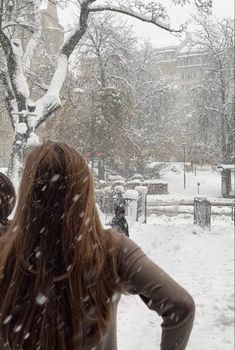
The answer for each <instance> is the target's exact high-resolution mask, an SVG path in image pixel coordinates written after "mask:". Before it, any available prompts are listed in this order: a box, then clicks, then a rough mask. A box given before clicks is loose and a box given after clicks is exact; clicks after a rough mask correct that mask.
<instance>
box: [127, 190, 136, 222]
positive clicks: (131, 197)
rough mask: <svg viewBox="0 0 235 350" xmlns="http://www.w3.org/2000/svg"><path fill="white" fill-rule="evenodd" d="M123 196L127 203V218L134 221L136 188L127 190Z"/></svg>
mask: <svg viewBox="0 0 235 350" xmlns="http://www.w3.org/2000/svg"><path fill="white" fill-rule="evenodd" d="M123 198H124V199H125V200H126V202H127V203H128V204H127V215H126V216H127V218H128V221H129V222H134V221H136V216H137V201H138V192H137V191H136V190H127V191H126V192H125V193H124V195H123Z"/></svg>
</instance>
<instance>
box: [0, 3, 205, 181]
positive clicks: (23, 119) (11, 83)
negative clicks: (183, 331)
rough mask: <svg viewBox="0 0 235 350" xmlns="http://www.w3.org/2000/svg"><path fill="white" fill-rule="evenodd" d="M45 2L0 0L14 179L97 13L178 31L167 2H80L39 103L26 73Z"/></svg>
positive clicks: (55, 104)
mask: <svg viewBox="0 0 235 350" xmlns="http://www.w3.org/2000/svg"><path fill="white" fill-rule="evenodd" d="M172 1H173V2H174V3H177V4H179V5H182V4H185V3H186V0H172ZM73 2H74V1H73ZM40 3H41V1H39V0H30V1H28V0H22V1H17V0H16V1H13V0H7V1H6V0H0V45H1V47H2V49H3V52H4V56H5V65H4V67H3V70H2V72H1V78H2V80H3V83H4V86H5V89H6V103H7V106H8V112H9V116H10V118H11V123H12V128H13V130H14V143H13V150H12V155H11V162H10V167H9V175H10V176H12V177H14V176H16V177H18V176H19V172H20V165H21V161H22V158H23V155H24V152H25V150H26V149H27V147H28V144H29V142H30V140H31V139H32V138H33V135H34V132H35V130H36V129H37V128H38V127H39V126H40V125H41V124H42V123H43V122H44V121H45V120H46V119H47V118H48V116H49V115H51V114H52V113H54V112H55V111H56V110H57V109H58V108H59V107H60V106H61V99H60V94H61V90H62V87H63V84H64V81H65V78H66V74H67V68H68V61H69V57H70V56H71V54H72V52H73V51H74V49H75V47H76V46H77V44H78V43H79V42H80V40H81V39H82V37H83V35H84V34H85V32H86V30H87V28H88V26H89V18H90V16H91V15H92V14H96V13H104V12H107V11H111V12H116V13H120V14H123V15H129V16H132V17H134V18H136V19H139V20H142V21H145V22H148V23H152V24H153V25H155V26H158V27H160V28H162V29H163V30H167V31H170V32H171V31H175V30H174V29H171V28H170V26H169V25H168V23H167V22H168V16H167V13H166V10H165V7H164V5H163V4H161V3H158V2H155V1H154V2H153V1H152V2H149V3H147V4H146V3H144V2H142V1H139V0H136V1H120V0H116V1H113V2H110V1H108V2H105V1H104V2H101V1H97V0H77V1H76V4H77V6H78V8H79V18H78V21H77V24H76V25H75V27H74V29H73V30H71V32H70V33H69V34H68V35H67V36H66V39H65V41H64V44H63V46H62V47H61V49H60V52H59V54H58V58H57V63H56V68H55V71H54V74H53V76H52V79H51V81H50V83H49V86H48V87H47V88H46V92H44V94H43V95H42V96H41V97H39V98H38V99H37V100H36V101H34V99H33V97H32V95H31V91H30V89H29V84H28V81H27V79H26V74H25V72H26V71H27V70H30V67H31V61H32V59H33V54H34V51H35V48H36V47H37V45H38V43H39V40H40V36H41V32H42V30H41V29H42V28H41V15H40V9H39V7H40ZM163 3H164V2H163ZM194 3H195V4H196V6H197V7H199V8H200V10H205V9H208V8H209V7H210V6H211V1H210V0H194ZM178 30H179V29H178ZM180 30H181V29H180ZM25 33H28V34H29V35H25Z"/></svg>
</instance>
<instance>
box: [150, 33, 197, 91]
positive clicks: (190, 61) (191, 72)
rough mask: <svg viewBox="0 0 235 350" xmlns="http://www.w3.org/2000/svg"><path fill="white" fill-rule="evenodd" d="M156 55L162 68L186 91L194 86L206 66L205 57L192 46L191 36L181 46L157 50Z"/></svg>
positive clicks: (188, 35)
mask: <svg viewBox="0 0 235 350" xmlns="http://www.w3.org/2000/svg"><path fill="white" fill-rule="evenodd" d="M155 54H156V59H157V61H158V62H159V64H160V66H161V68H162V69H163V70H164V71H165V72H166V74H168V75H170V76H172V77H173V78H175V79H176V82H177V85H178V87H179V88H182V89H184V90H189V89H190V88H191V87H192V86H193V85H194V83H195V81H196V78H197V76H198V74H199V73H200V71H201V69H202V66H203V65H204V58H203V55H202V53H201V52H200V51H199V50H198V49H197V48H195V47H193V46H192V44H191V36H190V34H187V36H186V38H185V40H184V41H183V42H182V43H180V44H179V45H174V46H166V47H162V48H157V49H156V51H155Z"/></svg>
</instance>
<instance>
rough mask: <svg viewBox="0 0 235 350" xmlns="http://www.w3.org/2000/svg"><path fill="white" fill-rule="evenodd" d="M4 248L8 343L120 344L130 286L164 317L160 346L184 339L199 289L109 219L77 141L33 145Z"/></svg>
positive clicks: (1, 310) (177, 347)
mask: <svg viewBox="0 0 235 350" xmlns="http://www.w3.org/2000/svg"><path fill="white" fill-rule="evenodd" d="M0 252H1V253H0V342H1V343H2V344H5V345H2V346H3V348H4V350H9V349H10V350H16V349H21V350H36V349H40V350H91V349H96V350H116V349H117V335H116V318H117V305H118V302H119V300H120V296H121V294H122V293H126V292H128V293H129V294H139V296H140V298H141V299H142V300H143V302H144V303H145V304H146V305H147V306H148V308H149V309H151V310H154V311H155V312H157V313H158V315H159V316H161V317H162V319H163V323H162V339H161V349H162V350H173V349H174V350H184V349H185V348H186V346H187V343H188V339H189V336H190V333H191V329H192V326H193V320H194V302H193V299H192V297H191V296H190V295H189V294H188V293H187V292H186V291H185V290H184V289H183V288H182V287H180V286H179V284H177V283H176V282H175V281H174V280H173V279H172V278H171V277H170V276H169V275H167V274H166V273H165V272H164V271H163V270H162V269H160V267H158V266H157V265H155V264H154V263H153V262H152V261H151V260H150V259H149V258H148V257H147V256H146V255H145V254H144V253H143V251H142V250H141V249H140V248H139V247H138V246H137V245H136V244H135V243H134V242H133V241H132V240H130V239H129V238H127V237H125V236H124V235H123V234H121V233H118V232H116V231H115V230H112V229H110V230H105V229H104V228H103V227H102V225H101V222H100V219H99V216H98V213H97V210H96V203H95V196H94V185H93V178H92V176H91V173H90V170H89V167H88V164H87V163H86V161H85V159H84V158H83V156H82V155H81V153H78V152H76V151H75V150H74V149H73V148H72V147H69V146H68V145H66V144H63V143H52V142H47V143H45V144H43V145H40V146H37V147H35V148H34V149H33V150H32V151H31V152H30V153H29V154H28V155H27V157H26V161H25V168H24V171H23V174H22V179H21V184H20V189H19V195H18V204H17V208H16V212H15V215H14V218H13V220H12V222H11V223H10V226H8V229H7V231H6V233H5V234H4V235H2V237H1V238H0ZM127 312H128V310H127ZM136 322H138V320H136ZM130 332H131V329H130ZM146 341H148V339H146ZM0 347H1V346H0Z"/></svg>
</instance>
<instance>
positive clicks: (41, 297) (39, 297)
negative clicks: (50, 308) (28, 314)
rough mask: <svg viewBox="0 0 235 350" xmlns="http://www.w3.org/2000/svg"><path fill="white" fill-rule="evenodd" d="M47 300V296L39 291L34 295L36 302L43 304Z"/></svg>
mask: <svg viewBox="0 0 235 350" xmlns="http://www.w3.org/2000/svg"><path fill="white" fill-rule="evenodd" d="M46 301H47V297H46V296H45V295H43V294H41V293H39V294H38V295H37V297H36V304H38V305H43V304H45V303H46Z"/></svg>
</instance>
